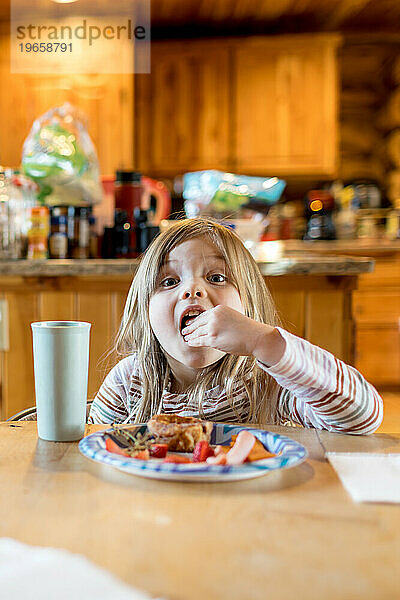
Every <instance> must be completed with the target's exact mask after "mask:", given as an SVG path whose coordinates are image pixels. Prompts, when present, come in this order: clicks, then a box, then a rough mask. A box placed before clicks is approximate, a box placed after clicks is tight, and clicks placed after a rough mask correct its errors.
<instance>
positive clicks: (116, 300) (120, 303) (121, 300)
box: [111, 292, 128, 335]
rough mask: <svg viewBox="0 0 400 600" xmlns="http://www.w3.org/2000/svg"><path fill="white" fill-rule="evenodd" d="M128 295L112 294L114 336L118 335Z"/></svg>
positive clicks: (112, 328) (112, 329) (112, 327)
mask: <svg viewBox="0 0 400 600" xmlns="http://www.w3.org/2000/svg"><path fill="white" fill-rule="evenodd" d="M127 293H128V292H127ZM127 293H123V292H122V293H121V292H116V293H115V294H112V316H111V331H112V334H113V335H116V334H117V332H118V329H119V326H120V324H121V320H122V315H123V313H124V306H125V301H126V296H127Z"/></svg>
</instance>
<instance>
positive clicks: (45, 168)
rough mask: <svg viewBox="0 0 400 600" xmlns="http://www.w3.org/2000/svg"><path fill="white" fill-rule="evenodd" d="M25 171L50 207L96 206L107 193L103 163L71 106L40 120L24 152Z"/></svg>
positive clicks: (29, 137) (80, 117) (48, 114)
mask: <svg viewBox="0 0 400 600" xmlns="http://www.w3.org/2000/svg"><path fill="white" fill-rule="evenodd" d="M22 171H23V173H24V174H25V175H27V176H28V177H30V178H31V179H33V180H34V181H35V182H36V183H37V184H38V185H39V189H40V191H39V195H38V199H39V201H40V202H41V203H44V204H47V205H49V206H54V205H72V206H76V205H82V204H83V205H85V204H87V205H92V204H97V203H99V202H101V200H102V198H103V190H102V186H101V182H100V171H99V163H98V159H97V154H96V150H95V148H94V145H93V142H92V140H91V138H90V136H89V134H88V132H87V129H86V126H85V124H84V122H83V118H82V116H81V115H80V114H79V113H78V111H77V109H76V108H74V107H73V106H71V104H69V103H65V104H63V105H62V106H59V107H56V108H52V109H51V110H49V111H48V112H47V113H45V114H44V115H42V116H41V117H39V119H36V121H35V122H34V123H33V125H32V129H31V131H30V132H29V135H28V137H27V138H26V140H25V143H24V146H23V151H22Z"/></svg>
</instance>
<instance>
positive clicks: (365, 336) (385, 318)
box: [353, 251, 400, 388]
mask: <svg viewBox="0 0 400 600" xmlns="http://www.w3.org/2000/svg"><path fill="white" fill-rule="evenodd" d="M353 310H354V319H355V323H356V366H357V368H358V369H359V370H360V371H361V372H362V373H363V374H364V375H365V377H367V379H369V380H370V381H371V383H373V384H374V385H376V386H378V387H382V386H386V387H396V388H398V387H399V386H400V251H399V252H398V253H397V254H396V253H393V256H392V257H386V258H377V262H376V265H375V270H374V272H373V273H368V274H365V275H362V276H360V278H359V282H358V289H357V290H356V291H355V292H354V294H353Z"/></svg>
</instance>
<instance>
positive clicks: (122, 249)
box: [114, 208, 131, 258]
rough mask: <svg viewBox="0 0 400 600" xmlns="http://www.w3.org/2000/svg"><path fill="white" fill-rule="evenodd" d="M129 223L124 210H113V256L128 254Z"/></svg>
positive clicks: (125, 255) (118, 256) (119, 256)
mask: <svg viewBox="0 0 400 600" xmlns="http://www.w3.org/2000/svg"><path fill="white" fill-rule="evenodd" d="M130 233H131V224H130V223H129V222H128V215H127V213H126V210H121V209H118V208H117V209H116V210H115V226H114V249H115V258H127V257H128V255H129V254H130V238H131V235H130Z"/></svg>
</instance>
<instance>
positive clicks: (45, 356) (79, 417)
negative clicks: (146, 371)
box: [31, 321, 91, 442]
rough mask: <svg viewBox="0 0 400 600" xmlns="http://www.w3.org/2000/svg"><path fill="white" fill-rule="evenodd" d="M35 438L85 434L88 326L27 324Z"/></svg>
mask: <svg viewBox="0 0 400 600" xmlns="http://www.w3.org/2000/svg"><path fill="white" fill-rule="evenodd" d="M31 327H32V339H33V365H34V372H35V395H36V409H37V427H38V435H39V437H40V438H41V439H43V440H48V441H51V442H72V441H76V440H80V439H81V438H82V437H83V435H84V433H85V425H86V404H87V386H88V369H89V335H90V327H91V323H85V322H83V321H40V322H37V323H31Z"/></svg>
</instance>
